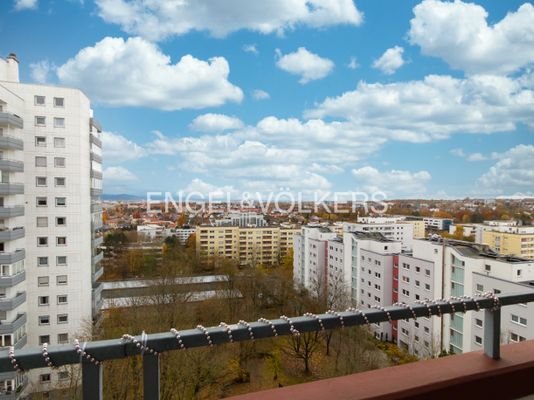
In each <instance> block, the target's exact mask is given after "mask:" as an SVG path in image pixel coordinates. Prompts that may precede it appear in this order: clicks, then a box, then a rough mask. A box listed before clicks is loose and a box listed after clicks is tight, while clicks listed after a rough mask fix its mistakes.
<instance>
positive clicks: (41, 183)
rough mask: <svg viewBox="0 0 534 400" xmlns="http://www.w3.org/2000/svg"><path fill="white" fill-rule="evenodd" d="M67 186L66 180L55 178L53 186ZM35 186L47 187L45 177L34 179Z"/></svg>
mask: <svg viewBox="0 0 534 400" xmlns="http://www.w3.org/2000/svg"><path fill="white" fill-rule="evenodd" d="M66 185H67V178H64V177H55V178H54V186H56V187H65V186H66ZM35 186H39V187H46V186H48V179H47V177H46V176H36V177H35Z"/></svg>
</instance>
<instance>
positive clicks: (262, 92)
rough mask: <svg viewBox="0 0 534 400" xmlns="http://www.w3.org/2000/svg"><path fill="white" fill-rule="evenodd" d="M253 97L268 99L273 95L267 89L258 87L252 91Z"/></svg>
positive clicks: (255, 98)
mask: <svg viewBox="0 0 534 400" xmlns="http://www.w3.org/2000/svg"><path fill="white" fill-rule="evenodd" d="M252 97H253V98H254V100H268V99H270V98H271V95H270V94H269V93H267V92H266V91H265V90H261V89H256V90H254V91H252Z"/></svg>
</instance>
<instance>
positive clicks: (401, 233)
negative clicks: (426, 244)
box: [343, 222, 414, 251]
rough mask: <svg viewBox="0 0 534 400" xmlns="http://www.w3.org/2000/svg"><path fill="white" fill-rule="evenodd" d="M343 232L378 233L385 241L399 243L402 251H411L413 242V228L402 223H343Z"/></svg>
mask: <svg viewBox="0 0 534 400" xmlns="http://www.w3.org/2000/svg"><path fill="white" fill-rule="evenodd" d="M343 230H344V231H345V232H364V233H373V232H376V233H380V234H382V235H384V237H386V239H389V240H394V241H398V242H401V243H402V250H403V251H407V250H411V249H412V244H413V241H414V239H413V230H414V226H413V225H412V224H409V223H404V222H377V223H368V224H363V223H354V222H345V224H344V227H343Z"/></svg>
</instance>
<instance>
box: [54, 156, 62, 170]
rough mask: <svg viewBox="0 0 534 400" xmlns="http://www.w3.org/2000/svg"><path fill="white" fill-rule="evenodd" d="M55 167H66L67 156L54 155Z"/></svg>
mask: <svg viewBox="0 0 534 400" xmlns="http://www.w3.org/2000/svg"><path fill="white" fill-rule="evenodd" d="M54 167H56V168H64V167H65V157H54Z"/></svg>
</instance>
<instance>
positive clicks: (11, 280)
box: [0, 271, 26, 331]
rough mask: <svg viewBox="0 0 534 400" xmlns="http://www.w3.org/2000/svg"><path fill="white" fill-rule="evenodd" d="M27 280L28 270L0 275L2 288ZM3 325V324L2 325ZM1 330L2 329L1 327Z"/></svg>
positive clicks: (0, 286)
mask: <svg viewBox="0 0 534 400" xmlns="http://www.w3.org/2000/svg"><path fill="white" fill-rule="evenodd" d="M25 280H26V271H22V272H19V273H18V274H15V275H10V276H0V288H6V287H13V286H16V285H18V284H19V283H21V282H24V281H25ZM0 327H1V325H0ZM0 331H1V329H0Z"/></svg>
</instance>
